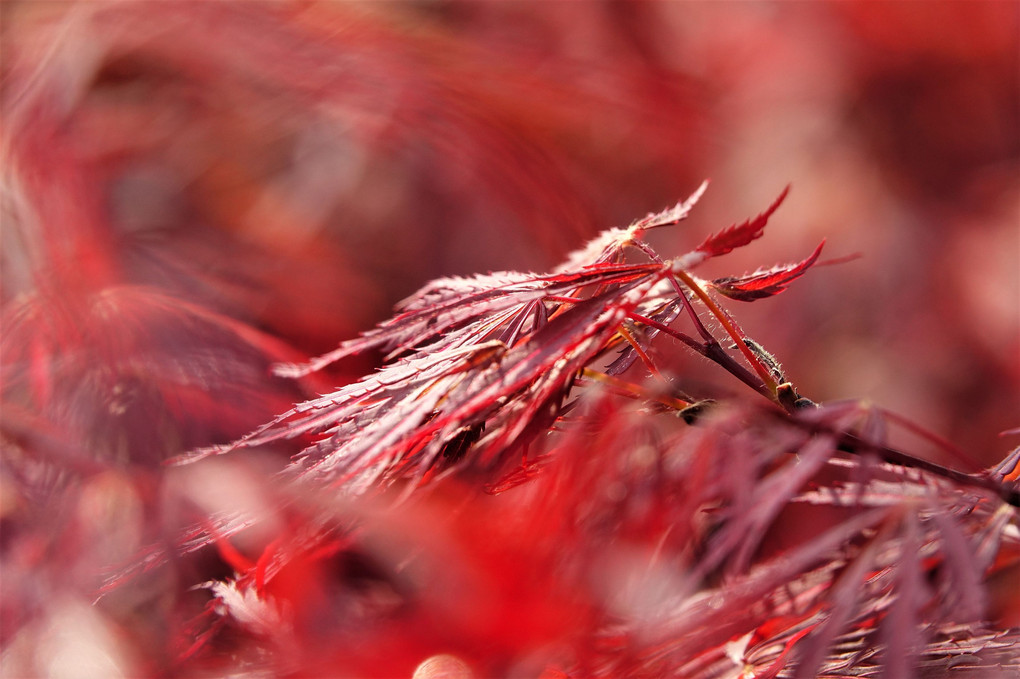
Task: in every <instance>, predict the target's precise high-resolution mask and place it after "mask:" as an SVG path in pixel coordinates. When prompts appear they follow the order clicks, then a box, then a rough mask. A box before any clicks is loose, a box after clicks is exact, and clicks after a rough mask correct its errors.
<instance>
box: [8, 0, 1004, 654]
mask: <svg viewBox="0 0 1020 679" xmlns="http://www.w3.org/2000/svg"><path fill="white" fill-rule="evenodd" d="M0 12H2V19H3V29H2V30H3V34H2V39H3V46H2V49H3V60H2V66H0V68H2V76H3V80H2V104H3V110H2V113H3V198H2V199H3V204H2V213H0V216H2V224H0V227H2V237H3V243H2V245H3V251H2V257H3V260H2V266H3V269H2V272H0V274H2V275H0V282H2V291H0V294H2V301H3V306H4V315H3V325H4V327H3V347H2V348H3V399H4V411H5V412H4V415H3V420H4V424H5V427H6V428H7V431H8V434H7V436H8V437H10V436H15V434H16V436H15V438H17V439H18V442H19V445H21V446H24V447H26V448H29V449H33V450H40V449H47V450H49V449H50V448H52V449H54V450H55V449H58V448H59V449H60V450H59V452H53V453H52V454H53V455H56V456H58V459H62V458H61V457H60V456H70V457H71V458H74V459H75V460H79V459H86V460H87V459H88V458H89V457H90V456H97V457H100V458H101V459H103V460H127V461H130V462H132V463H139V464H141V465H142V466H147V465H151V464H153V463H154V462H156V461H158V460H160V459H162V458H164V457H166V456H168V455H172V454H176V453H178V452H181V451H182V450H184V449H187V448H190V447H193V446H196V445H203V444H207V443H215V442H222V441H226V440H229V439H230V438H232V437H234V436H237V435H239V434H241V433H243V432H245V431H246V430H248V429H249V428H251V427H253V426H256V425H258V424H260V423H262V422H264V421H266V420H267V419H268V418H270V417H271V416H272V415H273V414H275V413H277V412H280V411H281V410H282V409H285V408H286V407H288V405H289V404H290V403H292V402H293V401H294V400H296V399H299V398H301V396H302V394H303V393H308V392H309V391H316V390H319V391H321V390H323V389H324V388H328V386H330V384H331V383H336V381H338V380H343V379H350V378H351V377H354V376H356V375H359V374H361V373H363V372H364V371H366V370H368V369H370V367H371V365H372V361H373V360H374V357H366V358H364V359H355V360H353V361H350V362H348V363H345V364H343V365H342V366H340V367H339V368H338V371H339V372H336V373H333V374H331V375H329V376H326V377H324V378H322V379H320V380H318V381H315V380H313V381H310V382H308V383H307V384H303V385H293V384H290V383H287V382H284V381H282V380H277V379H273V378H271V377H269V373H268V370H267V368H268V366H269V365H270V364H271V363H272V362H274V361H277V360H291V359H293V358H294V357H295V356H298V355H300V354H315V353H320V352H324V351H327V350H329V349H331V348H333V347H334V346H335V345H336V343H337V342H338V341H340V340H343V339H346V338H349V337H351V336H353V335H355V334H356V333H357V332H359V331H360V330H364V329H367V328H369V327H371V326H372V325H373V324H374V323H376V322H378V321H380V320H382V319H384V318H386V317H388V316H389V315H390V311H391V308H392V305H393V304H394V303H395V302H396V301H398V300H400V299H401V298H403V297H405V296H407V295H408V294H410V293H411V292H413V291H414V290H415V289H417V288H418V287H419V286H420V285H422V284H423V283H425V282H427V281H428V280H430V279H431V278H434V277H436V276H440V275H446V274H469V273H474V272H485V271H489V270H506V269H533V270H541V269H547V268H550V267H552V266H554V265H555V264H556V263H557V262H558V261H559V260H560V258H561V257H562V256H563V255H564V254H565V253H566V252H567V251H569V250H570V249H572V248H574V247H576V246H578V245H580V244H581V243H582V242H583V241H584V240H585V239H587V238H588V237H590V236H592V235H594V234H595V233H596V232H597V231H599V230H601V229H603V228H607V227H610V226H617V225H625V224H626V223H628V222H630V221H632V220H633V219H636V218H638V217H641V216H643V215H644V214H646V213H648V212H651V211H657V210H659V209H661V208H663V207H666V206H667V205H670V204H672V203H674V202H676V201H677V200H678V199H680V198H682V197H685V196H686V195H688V194H689V193H690V192H691V191H692V190H693V189H694V188H695V187H696V186H697V185H698V183H700V181H701V180H702V179H704V178H710V179H711V180H712V185H711V187H710V189H709V192H708V193H707V194H706V196H705V198H704V199H703V201H702V202H701V203H699V205H698V206H697V208H696V210H695V212H694V214H693V215H692V217H691V219H690V220H689V221H687V222H686V223H685V224H684V225H682V226H681V227H678V228H677V229H675V230H673V231H670V232H668V233H660V234H655V239H656V240H654V242H655V245H656V247H657V249H658V250H659V252H660V253H662V254H663V255H664V256H670V255H672V254H680V253H682V252H684V251H685V250H686V249H687V248H689V247H692V246H694V245H696V244H697V243H698V242H700V240H701V238H702V237H703V236H704V235H705V234H706V233H708V232H709V231H714V230H717V229H719V228H721V227H722V226H725V225H726V224H729V223H732V222H734V221H739V220H742V219H744V218H745V217H747V216H749V215H753V214H756V213H757V212H759V211H761V210H762V209H763V208H764V207H765V206H767V205H768V204H769V203H770V202H771V201H772V200H773V198H775V196H776V195H778V194H779V192H780V191H781V190H782V188H783V187H784V186H785V185H786V184H788V183H790V184H792V185H793V190H792V193H791V195H790V197H789V198H788V199H787V201H786V203H785V204H784V205H783V207H782V208H781V209H780V211H779V213H778V214H777V215H776V216H775V217H774V218H773V220H772V223H771V225H770V228H769V231H768V233H767V235H766V237H765V238H764V239H762V240H761V241H758V242H757V243H755V244H754V245H753V246H752V247H749V248H747V249H746V250H745V251H741V252H738V253H734V255H733V256H732V257H728V258H727V261H726V262H725V263H722V264H718V265H717V264H713V266H718V267H722V268H718V269H708V270H707V273H708V274H709V275H713V274H716V275H726V274H736V273H740V272H741V271H743V270H750V269H754V268H756V267H758V266H761V265H765V266H771V265H772V264H773V263H776V262H786V261H794V260H797V259H800V258H802V257H804V256H806V255H807V254H808V253H809V252H810V251H811V249H812V248H813V247H814V246H815V245H816V244H817V242H818V241H819V240H821V239H822V238H826V239H827V245H826V254H825V255H823V257H824V256H829V257H840V256H843V255H847V254H851V253H857V252H859V253H861V254H862V257H861V258H860V259H857V260H855V261H852V262H849V263H844V264H841V265H839V266H833V267H825V268H820V269H818V270H816V271H812V272H810V273H809V274H808V275H807V277H805V278H804V279H803V280H801V281H798V282H797V284H796V285H794V286H793V287H792V288H791V290H790V291H789V292H787V293H785V294H784V295H781V296H780V297H778V298H776V299H774V300H767V301H763V302H760V303H758V304H755V305H747V306H745V305H741V306H740V307H739V308H733V309H732V310H733V311H734V313H735V314H736V315H737V317H738V318H740V319H741V320H742V324H743V327H744V328H745V329H746V330H747V331H748V332H749V333H750V334H751V335H752V336H754V337H755V338H756V339H757V340H758V341H759V342H760V343H761V344H763V345H764V346H765V347H767V348H769V349H770V351H771V352H772V353H773V354H775V355H776V356H777V357H778V358H779V359H780V361H781V362H782V363H783V365H784V367H785V369H786V371H787V374H788V376H789V377H790V379H791V380H792V381H793V382H795V383H796V384H797V385H798V387H799V389H800V391H801V392H802V393H804V394H805V395H807V396H809V397H811V398H812V399H814V400H817V401H828V400H835V399H845V398H863V399H868V400H871V401H873V402H875V403H877V404H880V405H882V406H884V407H887V408H889V409H891V410H893V411H896V412H899V413H902V414H904V415H906V416H907V417H909V418H911V419H912V420H914V421H916V422H917V423H919V424H921V425H923V426H925V427H927V428H929V429H931V430H932V431H934V432H936V433H938V434H940V435H942V436H944V437H946V438H947V439H949V440H951V441H953V442H955V443H956V444H958V445H960V446H961V447H963V448H965V449H967V450H968V452H970V453H971V454H972V455H973V456H975V457H977V458H978V459H980V460H982V461H983V462H984V463H986V464H992V463H994V462H995V461H997V460H998V459H1000V458H1001V457H1002V456H1003V455H1004V454H1005V453H1006V451H1007V450H1008V449H1009V448H1011V447H1012V446H1013V445H1015V444H1016V441H1015V437H1014V440H1008V439H1002V438H1000V437H999V436H998V433H999V432H1000V431H1002V430H1005V429H1008V428H1011V427H1016V426H1017V425H1018V424H1020V422H1018V419H1020V417H1018V416H1020V62H1018V58H1017V55H1018V54H1020V5H1017V4H1016V3H1011V2H948V1H945V2H934V3H899V2H867V1H860V2H839V3H786V2H740V3H712V2H671V3H650V2H649V3H645V2H614V1H605V2H557V3H535V2H513V3H503V2H444V1H442V0H433V1H431V2H425V3H402V2H392V3H391V2H387V3H346V2H344V3H332V2H272V3H254V2H251V3H249V2H224V3H219V2H216V3H186V2H161V3H139V2H111V3H91V2H80V3H49V2H47V3H35V2H8V3H5V4H3V5H2V6H0ZM736 305H737V303H734V304H733V305H732V306H733V307H736ZM359 360H360V362H359ZM664 360H668V357H667V358H666V359H664ZM111 390H112V391H113V393H116V394H124V397H123V399H122V400H123V403H121V402H119V401H117V399H114V402H108V401H107V400H104V399H106V396H105V395H106V394H108V393H110V392H111ZM125 413H127V414H126V415H125ZM10 432H14V433H15V434H11V433H10ZM70 442H73V445H70ZM75 446H82V447H83V448H84V450H82V451H80V454H78V453H74V452H73V451H71V452H68V451H69V450H71V449H72V448H74V447H75ZM8 481H9V479H8ZM111 483H113V485H114V486H116V487H115V488H114V490H117V489H118V488H120V486H117V484H116V483H115V482H114V481H111ZM8 485H10V484H9V483H8ZM120 491H123V493H124V495H123V498H122V499H124V502H127V503H128V505H131V506H132V507H134V506H135V505H134V504H132V503H134V502H135V500H133V499H132V497H133V496H132V494H131V492H129V491H127V490H125V489H123V488H120ZM120 491H118V492H120ZM97 492H98V491H97ZM132 492H133V491H132ZM113 497H114V498H115V499H116V498H117V497H121V496H118V495H117V493H114V494H113ZM12 506H13V505H10V504H9V503H8V504H5V505H4V513H5V515H7V513H8V512H11V511H13V509H11V508H10V507H12ZM136 510H137V511H142V510H141V509H137V507H136ZM132 539H134V538H132ZM97 558H98V557H97ZM82 615H85V614H82ZM15 623H16V621H10V620H6V621H5V629H4V632H5V634H6V633H7V632H8V631H9V630H10V629H11V628H12V626H13V627H16V624H15Z"/></svg>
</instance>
